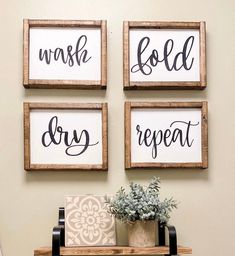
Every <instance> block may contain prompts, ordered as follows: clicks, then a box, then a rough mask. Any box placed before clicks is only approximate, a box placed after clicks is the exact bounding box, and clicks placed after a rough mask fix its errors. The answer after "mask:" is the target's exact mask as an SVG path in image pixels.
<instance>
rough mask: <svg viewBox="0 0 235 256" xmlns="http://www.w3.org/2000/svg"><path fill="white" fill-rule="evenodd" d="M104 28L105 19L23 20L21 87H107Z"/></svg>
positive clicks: (105, 32)
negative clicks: (22, 85)
mask: <svg viewBox="0 0 235 256" xmlns="http://www.w3.org/2000/svg"><path fill="white" fill-rule="evenodd" d="M106 27H107V24H106V21H104V20H102V21H76V20H29V19H26V20H24V58H23V59H24V65H23V68H24V74H23V84H24V87H25V88H49V89H54V88H57V89H60V88H62V89H106V84H107V28H106Z"/></svg>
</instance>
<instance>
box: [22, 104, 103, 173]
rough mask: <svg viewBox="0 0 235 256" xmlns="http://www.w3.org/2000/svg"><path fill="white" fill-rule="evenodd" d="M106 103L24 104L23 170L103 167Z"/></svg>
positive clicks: (93, 168)
mask: <svg viewBox="0 0 235 256" xmlns="http://www.w3.org/2000/svg"><path fill="white" fill-rule="evenodd" d="M107 147H108V146H107V103H102V104H99V103H97V104H96V103H92V104H84V103H81V104H77V103H24V167H25V170H77V169H79V170H80V169H81V170H107V168H108V161H107V159H108V156H107V154H108V152H107Z"/></svg>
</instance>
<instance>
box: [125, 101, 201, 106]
mask: <svg viewBox="0 0 235 256" xmlns="http://www.w3.org/2000/svg"><path fill="white" fill-rule="evenodd" d="M129 103H130V107H131V108H202V106H203V103H202V102H195V101H194V102H193V101H191V102H183V101H171V102H168V101H165V102H129Z"/></svg>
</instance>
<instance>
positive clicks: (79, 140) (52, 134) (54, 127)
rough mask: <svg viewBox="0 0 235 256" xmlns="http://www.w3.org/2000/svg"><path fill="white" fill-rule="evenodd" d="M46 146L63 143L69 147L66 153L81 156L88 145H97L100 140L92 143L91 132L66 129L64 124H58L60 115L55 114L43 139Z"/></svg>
mask: <svg viewBox="0 0 235 256" xmlns="http://www.w3.org/2000/svg"><path fill="white" fill-rule="evenodd" d="M41 142H42V145H43V146H44V147H49V146H50V145H51V144H54V145H60V144H61V143H63V144H64V145H65V146H66V147H67V148H66V150H65V153H66V154H67V155H68V156H79V155H81V154H83V153H84V152H85V151H86V150H87V149H88V147H92V146H95V145H97V144H98V143H99V142H96V143H91V142H90V135H89V132H88V131H87V130H85V129H83V130H82V131H81V132H80V134H79V135H78V132H77V130H73V132H72V134H69V132H68V131H65V130H64V129H63V127H62V126H60V125H58V117H57V116H53V117H52V118H51V119H50V121H49V123H48V130H47V131H45V132H44V133H43V135H42V139H41Z"/></svg>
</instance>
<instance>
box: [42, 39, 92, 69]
mask: <svg viewBox="0 0 235 256" xmlns="http://www.w3.org/2000/svg"><path fill="white" fill-rule="evenodd" d="M86 44H87V36H85V35H82V36H80V37H79V38H78V40H77V43H76V46H75V47H74V48H73V46H72V45H68V46H67V48H66V51H67V52H66V51H65V52H64V50H63V49H62V48H60V47H57V48H55V50H54V51H53V50H52V49H49V50H43V49H40V50H39V60H40V61H44V60H45V62H46V64H47V65H50V64H51V62H52V60H54V61H59V60H61V61H62V63H64V64H68V65H69V67H73V66H74V64H75V63H76V64H77V65H78V66H81V64H82V63H87V62H88V61H89V60H90V59H91V56H90V57H88V50H86V49H84V48H85V46H86ZM73 51H74V52H73Z"/></svg>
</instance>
